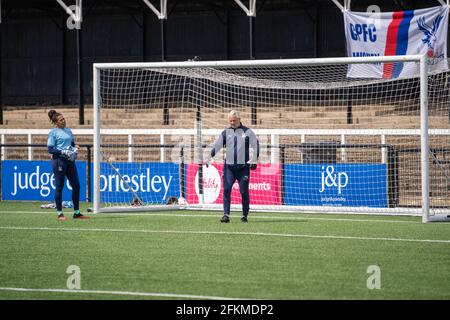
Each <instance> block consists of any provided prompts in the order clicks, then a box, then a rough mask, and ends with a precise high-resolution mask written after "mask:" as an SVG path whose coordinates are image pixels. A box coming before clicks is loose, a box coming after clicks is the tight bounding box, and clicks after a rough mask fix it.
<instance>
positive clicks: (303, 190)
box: [283, 164, 387, 208]
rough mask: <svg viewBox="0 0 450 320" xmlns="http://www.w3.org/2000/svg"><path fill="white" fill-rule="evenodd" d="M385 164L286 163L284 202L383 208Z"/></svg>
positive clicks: (384, 202) (385, 196)
mask: <svg viewBox="0 0 450 320" xmlns="http://www.w3.org/2000/svg"><path fill="white" fill-rule="evenodd" d="M386 179H387V177H386V165H385V164H286V165H285V166H284V178H283V187H284V203H285V204H286V205H301V206H343V207H378V208H380V207H381V208H382V207H386V206H387V195H386V191H387V187H386V181H387V180H386Z"/></svg>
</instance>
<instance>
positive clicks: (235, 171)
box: [223, 163, 250, 217]
mask: <svg viewBox="0 0 450 320" xmlns="http://www.w3.org/2000/svg"><path fill="white" fill-rule="evenodd" d="M236 180H237V181H238V182H239V190H240V192H241V197H242V216H244V217H247V215H248V211H249V208H250V195H249V191H248V187H249V182H250V166H249V165H229V164H226V163H225V164H224V166H223V212H224V214H225V215H227V216H229V215H230V204H231V190H232V188H233V183H234V182H235V181H236Z"/></svg>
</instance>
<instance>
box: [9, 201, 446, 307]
mask: <svg viewBox="0 0 450 320" xmlns="http://www.w3.org/2000/svg"><path fill="white" fill-rule="evenodd" d="M86 207H87V206H86V204H83V207H82V209H86ZM65 213H66V216H67V217H68V218H69V220H68V221H66V222H62V221H58V220H57V219H56V214H55V212H54V210H48V209H46V210H44V209H40V203H33V202H29V203H26V202H18V203H11V202H0V241H1V246H0V299H49V300H52V299H70V300H73V299H95V300H100V299H108V300H109V299H133V300H135V299H165V300H167V299H170V300H172V299H222V298H225V299H276V300H278V299H280V300H281V299H283V300H284V299H287V300H301V299H327V300H328V299H351V300H353V299H445V300H447V299H450V223H429V224H423V223H421V219H420V218H419V217H387V216H365V215H358V216H356V215H324V214H300V213H252V212H251V214H250V215H249V223H248V224H243V223H241V221H240V219H239V218H240V214H239V213H238V212H233V213H232V215H231V223H229V224H221V223H220V222H219V219H220V217H221V213H220V212H212V211H172V212H155V213H150V212H149V213H130V214H98V215H90V216H91V217H92V218H91V219H89V220H77V221H74V220H73V219H72V215H71V210H70V209H65Z"/></svg>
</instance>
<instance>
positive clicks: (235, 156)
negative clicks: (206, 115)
mask: <svg viewBox="0 0 450 320" xmlns="http://www.w3.org/2000/svg"><path fill="white" fill-rule="evenodd" d="M250 147H251V148H252V149H253V157H252V158H251V159H250ZM222 148H226V153H225V155H226V156H225V163H224V166H223V211H224V215H230V204H231V190H232V186H233V183H234V182H235V181H236V180H237V181H238V182H239V190H240V192H241V196H242V215H243V216H245V217H246V216H247V215H248V211H249V207H250V196H249V191H248V190H249V188H248V187H249V182H250V164H256V163H257V161H258V157H259V142H258V139H257V138H256V135H255V133H254V132H253V131H252V130H251V129H250V128H247V127H245V126H243V125H242V124H241V126H240V127H239V128H236V129H233V128H228V129H225V130H223V131H222V133H221V134H220V135H219V137H218V138H217V139H216V141H215V142H214V145H213V148H212V149H211V157H214V156H215V155H216V154H217V153H218V152H219V151H220V150H221V149H222Z"/></svg>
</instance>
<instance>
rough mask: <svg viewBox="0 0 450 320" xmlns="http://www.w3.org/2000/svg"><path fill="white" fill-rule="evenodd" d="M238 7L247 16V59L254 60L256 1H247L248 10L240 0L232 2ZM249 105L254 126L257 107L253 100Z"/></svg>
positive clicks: (256, 120)
mask: <svg viewBox="0 0 450 320" xmlns="http://www.w3.org/2000/svg"><path fill="white" fill-rule="evenodd" d="M234 2H236V3H237V4H238V5H239V7H241V9H242V10H243V11H244V12H245V13H246V14H247V16H248V18H249V58H250V60H255V59H256V50H255V22H256V0H249V2H248V8H247V7H246V6H245V5H244V4H243V3H242V2H241V0H234ZM250 105H251V124H252V125H256V124H257V122H258V119H257V118H258V117H257V105H256V101H255V100H254V99H253V100H252V101H250Z"/></svg>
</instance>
